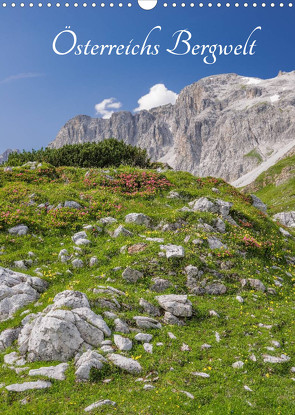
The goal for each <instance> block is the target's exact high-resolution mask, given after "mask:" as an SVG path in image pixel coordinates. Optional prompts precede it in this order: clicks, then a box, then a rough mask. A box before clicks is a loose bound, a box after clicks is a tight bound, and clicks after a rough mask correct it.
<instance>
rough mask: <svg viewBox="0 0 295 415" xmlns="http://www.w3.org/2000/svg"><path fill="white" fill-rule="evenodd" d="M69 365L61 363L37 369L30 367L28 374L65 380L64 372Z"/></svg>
mask: <svg viewBox="0 0 295 415" xmlns="http://www.w3.org/2000/svg"><path fill="white" fill-rule="evenodd" d="M68 367H69V365H68V364H67V363H61V364H59V365H57V366H48V367H40V368H39V369H31V370H30V371H29V376H46V377H48V378H50V379H56V380H65V379H66V376H65V372H66V370H67V369H68Z"/></svg>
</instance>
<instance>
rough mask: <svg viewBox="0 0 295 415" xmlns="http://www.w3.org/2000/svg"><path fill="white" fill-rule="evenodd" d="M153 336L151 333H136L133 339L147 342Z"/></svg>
mask: <svg viewBox="0 0 295 415" xmlns="http://www.w3.org/2000/svg"><path fill="white" fill-rule="evenodd" d="M152 338H153V335H152V334H147V333H137V334H136V336H135V337H134V339H135V340H136V341H138V342H141V343H149V342H150V341H151V340H152Z"/></svg>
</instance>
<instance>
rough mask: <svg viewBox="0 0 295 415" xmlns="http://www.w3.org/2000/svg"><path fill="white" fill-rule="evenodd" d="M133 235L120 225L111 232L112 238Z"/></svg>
mask: <svg viewBox="0 0 295 415" xmlns="http://www.w3.org/2000/svg"><path fill="white" fill-rule="evenodd" d="M121 235H122V236H133V233H132V232H130V231H128V229H126V228H124V227H123V226H122V225H120V226H119V227H118V228H117V229H116V230H115V231H114V232H113V234H112V236H113V238H118V236H121Z"/></svg>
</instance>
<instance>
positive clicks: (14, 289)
mask: <svg viewBox="0 0 295 415" xmlns="http://www.w3.org/2000/svg"><path fill="white" fill-rule="evenodd" d="M46 288H47V282H46V281H43V280H42V279H40V278H38V277H31V276H30V275H26V274H22V273H19V272H14V271H11V270H10V269H6V268H2V267H0V321H5V320H7V319H9V318H11V317H12V316H13V315H14V313H15V312H16V311H17V310H19V309H20V308H22V307H24V306H26V305H28V304H30V303H32V302H33V301H36V300H37V299H38V298H39V296H40V295H39V294H40V293H42V292H43V291H45V289H46Z"/></svg>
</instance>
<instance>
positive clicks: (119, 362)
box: [108, 353, 142, 375]
mask: <svg viewBox="0 0 295 415" xmlns="http://www.w3.org/2000/svg"><path fill="white" fill-rule="evenodd" d="M108 359H109V360H110V361H111V362H112V363H113V364H114V365H115V366H117V367H119V368H120V369H122V370H124V371H126V372H129V373H132V374H134V375H136V374H138V373H140V372H141V371H142V367H141V365H140V364H139V362H137V361H136V360H134V359H131V358H128V357H125V356H122V355H120V354H115V353H112V354H110V355H108Z"/></svg>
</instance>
